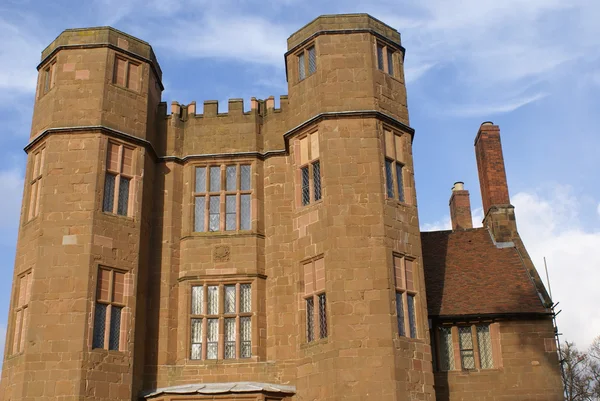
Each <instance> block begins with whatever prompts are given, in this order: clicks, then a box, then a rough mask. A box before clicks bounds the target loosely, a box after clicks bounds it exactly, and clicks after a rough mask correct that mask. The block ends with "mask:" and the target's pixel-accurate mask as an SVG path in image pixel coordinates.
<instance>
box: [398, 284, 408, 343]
mask: <svg viewBox="0 0 600 401" xmlns="http://www.w3.org/2000/svg"><path fill="white" fill-rule="evenodd" d="M396 315H397V316H398V334H399V335H401V336H404V335H406V331H405V330H404V302H402V293H401V292H396Z"/></svg>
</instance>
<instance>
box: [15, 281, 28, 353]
mask: <svg viewBox="0 0 600 401" xmlns="http://www.w3.org/2000/svg"><path fill="white" fill-rule="evenodd" d="M31 279H32V275H31V271H29V272H27V273H24V274H21V275H20V276H19V278H18V279H17V283H18V284H19V285H18V287H17V290H16V294H15V296H16V298H15V301H14V304H15V305H16V307H15V312H14V315H13V316H14V320H13V337H12V353H13V354H18V353H20V352H23V350H24V349H25V333H26V331H27V323H28V321H29V299H30V298H31Z"/></svg>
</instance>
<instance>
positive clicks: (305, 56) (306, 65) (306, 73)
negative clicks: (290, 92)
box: [295, 42, 317, 82]
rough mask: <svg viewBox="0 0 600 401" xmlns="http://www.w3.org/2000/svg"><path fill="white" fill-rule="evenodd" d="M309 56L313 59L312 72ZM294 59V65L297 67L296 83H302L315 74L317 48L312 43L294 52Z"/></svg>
mask: <svg viewBox="0 0 600 401" xmlns="http://www.w3.org/2000/svg"><path fill="white" fill-rule="evenodd" d="M311 51H312V52H311ZM311 54H312V57H313V58H314V69H313V70H311V65H312V64H311ZM295 57H296V65H297V67H298V69H297V73H298V82H301V81H304V80H305V79H306V78H308V77H310V76H311V75H313V74H314V73H315V72H317V47H316V46H315V43H314V42H311V43H309V44H307V45H306V46H304V48H302V49H301V50H299V51H298V52H296V53H295Z"/></svg>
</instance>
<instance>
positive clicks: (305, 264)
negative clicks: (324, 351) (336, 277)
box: [299, 254, 331, 345]
mask: <svg viewBox="0 0 600 401" xmlns="http://www.w3.org/2000/svg"><path fill="white" fill-rule="evenodd" d="M317 264H320V266H317ZM300 266H301V269H302V270H301V277H302V283H303V288H304V291H303V294H302V296H301V301H300V308H299V309H300V310H301V311H302V320H303V321H304V324H303V325H302V327H303V328H304V329H303V330H304V335H303V337H304V344H305V345H309V344H314V343H319V342H322V341H327V338H328V337H329V333H330V331H331V329H330V327H329V325H328V323H329V319H328V316H329V313H328V312H327V304H328V303H327V301H326V298H324V299H325V313H324V316H321V315H320V304H319V300H320V298H321V296H325V297H326V288H325V283H326V274H325V258H324V255H322V254H321V255H318V256H315V257H312V258H309V259H305V260H303V261H302V262H301V263H300ZM309 300H312V308H313V313H312V328H309V326H308V322H309V320H308V319H309V316H308V308H307V304H308V301H309ZM322 327H324V328H325V331H324V333H325V335H322V334H323V332H322ZM309 330H312V332H310V333H309Z"/></svg>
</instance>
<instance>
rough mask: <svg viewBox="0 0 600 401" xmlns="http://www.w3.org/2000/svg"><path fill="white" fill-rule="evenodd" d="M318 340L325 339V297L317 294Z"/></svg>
mask: <svg viewBox="0 0 600 401" xmlns="http://www.w3.org/2000/svg"><path fill="white" fill-rule="evenodd" d="M318 298H319V338H325V337H327V297H326V296H325V294H319V295H318Z"/></svg>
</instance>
